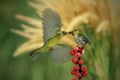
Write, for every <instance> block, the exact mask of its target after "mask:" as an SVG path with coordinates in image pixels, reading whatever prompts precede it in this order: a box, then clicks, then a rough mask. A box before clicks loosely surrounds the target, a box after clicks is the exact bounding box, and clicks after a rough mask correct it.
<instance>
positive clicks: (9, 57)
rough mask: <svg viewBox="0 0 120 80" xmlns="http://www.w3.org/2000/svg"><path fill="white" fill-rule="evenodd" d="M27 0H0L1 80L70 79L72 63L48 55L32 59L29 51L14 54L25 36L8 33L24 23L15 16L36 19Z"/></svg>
mask: <svg viewBox="0 0 120 80" xmlns="http://www.w3.org/2000/svg"><path fill="white" fill-rule="evenodd" d="M28 1H30V0H0V80H65V79H67V80H68V79H71V77H72V76H71V74H70V71H71V68H72V67H66V66H70V65H71V63H66V64H64V65H59V64H54V63H52V62H51V61H50V60H48V59H49V58H48V55H47V54H43V55H41V59H40V60H39V61H32V60H31V59H30V58H29V56H28V54H24V55H21V56H18V57H16V58H15V57H13V53H14V51H15V50H16V48H17V47H18V46H19V45H20V44H21V43H23V42H24V41H26V39H25V38H23V37H21V36H18V35H16V34H14V33H12V32H10V29H11V28H15V29H21V27H20V24H21V23H24V22H22V21H20V20H18V19H16V18H15V15H16V14H24V15H27V16H32V17H34V18H38V16H37V14H36V13H35V11H34V9H32V8H31V7H30V6H29V5H28V3H27V2H28Z"/></svg>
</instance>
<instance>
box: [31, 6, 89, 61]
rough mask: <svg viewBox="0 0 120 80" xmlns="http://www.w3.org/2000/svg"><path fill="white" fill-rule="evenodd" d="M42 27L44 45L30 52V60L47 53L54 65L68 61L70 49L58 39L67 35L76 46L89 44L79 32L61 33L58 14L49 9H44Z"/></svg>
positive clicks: (87, 39)
mask: <svg viewBox="0 0 120 80" xmlns="http://www.w3.org/2000/svg"><path fill="white" fill-rule="evenodd" d="M42 25H43V35H44V36H43V38H44V45H43V46H42V47H40V48H38V49H36V50H34V51H32V52H30V57H31V58H32V59H36V58H37V57H38V56H39V54H41V53H48V54H49V55H50V58H51V60H52V61H54V62H56V63H64V62H66V61H68V60H70V59H71V56H70V55H69V51H70V50H71V49H72V47H71V46H68V45H67V44H63V43H61V42H60V39H61V38H63V37H64V36H65V35H67V34H71V35H72V36H73V37H74V39H75V41H76V43H78V45H82V46H86V45H87V44H90V40H89V38H88V37H87V36H86V35H85V34H83V33H81V32H80V31H79V30H73V31H70V32H65V31H61V30H60V29H61V27H62V25H63V24H62V21H61V17H60V15H59V13H58V12H56V11H55V10H53V9H51V8H46V9H44V11H43V16H42Z"/></svg>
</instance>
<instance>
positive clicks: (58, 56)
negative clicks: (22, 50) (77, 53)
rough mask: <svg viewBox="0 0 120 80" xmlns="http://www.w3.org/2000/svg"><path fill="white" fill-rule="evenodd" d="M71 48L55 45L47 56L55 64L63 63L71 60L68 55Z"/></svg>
mask: <svg viewBox="0 0 120 80" xmlns="http://www.w3.org/2000/svg"><path fill="white" fill-rule="evenodd" d="M71 49H72V47H70V46H67V45H65V44H57V45H56V46H55V47H54V48H53V49H52V50H51V51H50V52H49V53H48V54H49V56H50V58H51V60H52V61H53V62H55V63H65V62H67V61H69V60H70V59H71V56H70V54H69V52H70V50H71Z"/></svg>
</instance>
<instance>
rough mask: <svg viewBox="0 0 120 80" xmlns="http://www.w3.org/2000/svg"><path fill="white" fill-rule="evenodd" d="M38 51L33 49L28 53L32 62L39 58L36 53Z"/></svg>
mask: <svg viewBox="0 0 120 80" xmlns="http://www.w3.org/2000/svg"><path fill="white" fill-rule="evenodd" d="M37 50H38V49H35V50H34V51H32V52H30V53H29V56H30V57H31V59H32V60H36V59H37V58H38V56H39V53H38V52H37Z"/></svg>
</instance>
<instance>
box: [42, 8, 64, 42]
mask: <svg viewBox="0 0 120 80" xmlns="http://www.w3.org/2000/svg"><path fill="white" fill-rule="evenodd" d="M42 19H43V22H42V24H43V29H44V31H43V33H44V42H46V41H47V40H48V39H50V38H51V37H53V36H54V35H55V34H56V33H57V32H59V31H60V28H61V26H62V23H61V18H60V15H59V14H58V13H57V12H56V11H54V10H52V9H51V8H46V9H45V10H44V11H43V18H42Z"/></svg>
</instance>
